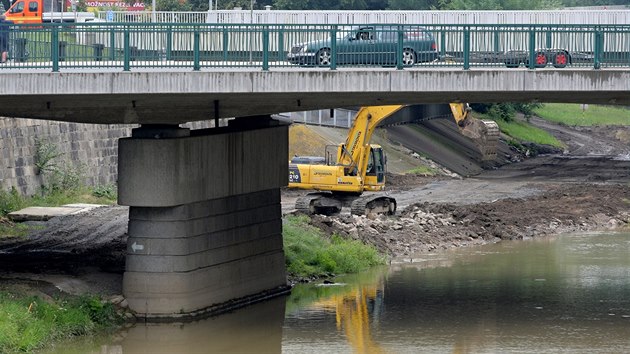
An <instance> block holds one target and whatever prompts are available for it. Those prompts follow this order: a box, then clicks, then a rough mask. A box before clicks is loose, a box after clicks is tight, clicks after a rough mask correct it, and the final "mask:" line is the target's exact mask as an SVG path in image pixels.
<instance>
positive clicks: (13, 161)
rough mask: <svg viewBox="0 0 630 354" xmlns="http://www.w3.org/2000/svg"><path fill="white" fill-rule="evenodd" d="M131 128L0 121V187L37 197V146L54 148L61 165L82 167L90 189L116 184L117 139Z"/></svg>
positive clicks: (106, 125)
mask: <svg viewBox="0 0 630 354" xmlns="http://www.w3.org/2000/svg"><path fill="white" fill-rule="evenodd" d="M132 127H133V126H131V125H110V124H80V123H66V122H56V121H45V120H36V119H17V118H0V156H1V157H2V165H1V168H0V187H1V188H2V189H3V190H8V189H11V188H12V187H15V188H16V189H17V190H18V192H20V193H21V194H34V193H36V192H37V191H38V190H39V188H40V186H41V185H42V183H43V182H44V181H43V179H42V175H41V174H38V172H39V171H37V168H36V167H35V154H36V148H35V143H36V141H37V140H39V141H41V142H42V143H46V144H50V146H52V147H54V148H55V149H56V151H58V152H59V153H60V154H61V156H59V157H58V158H56V159H55V160H56V162H57V164H60V163H67V164H69V165H71V166H74V167H79V168H80V169H81V171H82V173H83V175H84V176H85V180H84V182H85V183H86V184H87V185H90V186H96V185H107V184H111V183H115V182H116V179H117V173H118V170H117V159H118V144H117V139H118V138H120V137H124V136H129V135H131V128H132Z"/></svg>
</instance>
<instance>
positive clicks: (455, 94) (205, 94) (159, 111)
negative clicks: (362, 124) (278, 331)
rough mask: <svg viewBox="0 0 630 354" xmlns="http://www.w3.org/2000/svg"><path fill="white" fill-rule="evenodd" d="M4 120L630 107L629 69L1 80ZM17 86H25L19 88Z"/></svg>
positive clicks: (145, 120)
mask: <svg viewBox="0 0 630 354" xmlns="http://www.w3.org/2000/svg"><path fill="white" fill-rule="evenodd" d="M3 77H4V78H5V82H7V83H10V85H9V87H7V88H5V89H4V90H3V91H4V92H3V95H2V96H1V97H0V115H1V116H7V117H22V118H37V119H51V120H61V121H70V122H82V123H107V124H115V123H138V124H179V123H185V122H191V121H199V120H207V119H213V118H215V117H219V118H227V117H242V116H251V115H257V114H273V113H280V112H294V111H305V110H313V109H324V108H338V107H347V106H364V105H383V104H422V103H448V102H458V101H459V102H469V103H475V102H567V103H571V102H573V103H599V104H620V105H628V104H630V94H629V93H630V71H629V70H626V69H601V70H593V69H569V68H565V69H536V70H527V69H497V68H493V69H485V70H482V69H476V70H461V69H449V70H446V69H433V70H416V69H411V70H399V71H397V70H391V69H388V70H385V69H383V70H379V69H378V68H377V69H372V70H365V69H364V70H360V69H356V70H351V69H343V70H334V71H333V70H327V69H320V70H317V69H310V70H306V69H305V70H298V69H296V70H285V71H269V72H262V71H244V70H243V71H214V72H181V71H178V72H125V73H120V72H116V73H63V74H59V73H37V74H32V73H31V74H20V73H7V74H4V75H3ZM17 83H19V84H17Z"/></svg>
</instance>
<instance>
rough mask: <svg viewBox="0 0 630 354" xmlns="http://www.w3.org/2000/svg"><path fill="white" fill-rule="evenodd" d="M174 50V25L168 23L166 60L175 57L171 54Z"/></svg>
mask: <svg viewBox="0 0 630 354" xmlns="http://www.w3.org/2000/svg"><path fill="white" fill-rule="evenodd" d="M172 50H173V26H172V25H168V27H167V28H166V60H171V59H173V57H172V56H173V55H172V54H171V52H172Z"/></svg>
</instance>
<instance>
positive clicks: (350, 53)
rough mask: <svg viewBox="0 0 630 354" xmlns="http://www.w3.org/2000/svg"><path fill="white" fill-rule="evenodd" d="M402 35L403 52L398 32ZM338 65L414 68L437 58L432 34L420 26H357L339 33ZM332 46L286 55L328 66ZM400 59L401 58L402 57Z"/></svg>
mask: <svg viewBox="0 0 630 354" xmlns="http://www.w3.org/2000/svg"><path fill="white" fill-rule="evenodd" d="M401 32H402V53H400V54H399V55H398V54H397V53H398V51H399V33H401ZM335 39H336V40H335V50H336V64H337V65H347V64H369V65H396V64H397V63H398V60H399V59H400V60H401V61H402V65H404V66H411V65H414V64H416V63H419V62H430V61H434V60H436V59H437V58H438V52H437V45H436V44H435V39H434V37H433V35H432V34H431V33H430V32H428V31H427V30H426V29H424V28H422V27H418V26H354V27H351V28H350V29H349V30H340V31H339V32H338V34H337V36H336V38H335ZM332 49H333V46H332V41H331V40H330V38H328V39H324V40H316V41H310V42H306V43H300V44H296V45H294V46H293V47H292V48H291V50H290V51H289V53H288V54H287V60H288V61H289V62H291V63H293V64H300V65H318V66H329V65H330V64H331V63H332V59H333V58H332V54H333V50H332ZM399 57H400V58H399Z"/></svg>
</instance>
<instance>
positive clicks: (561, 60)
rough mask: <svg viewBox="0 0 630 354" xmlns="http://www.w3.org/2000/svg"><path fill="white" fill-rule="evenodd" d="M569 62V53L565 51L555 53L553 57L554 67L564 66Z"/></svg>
mask: <svg viewBox="0 0 630 354" xmlns="http://www.w3.org/2000/svg"><path fill="white" fill-rule="evenodd" d="M568 63H569V55H568V54H567V53H566V52H559V53H556V55H554V57H553V67H554V68H564V67H566V66H567V64H568Z"/></svg>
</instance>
